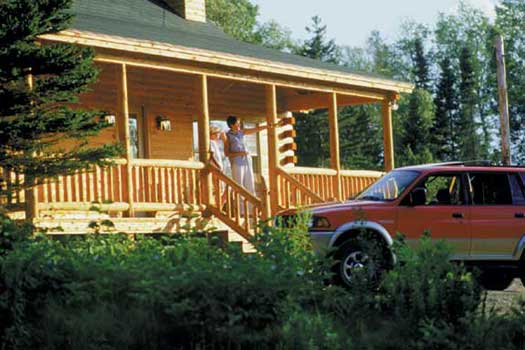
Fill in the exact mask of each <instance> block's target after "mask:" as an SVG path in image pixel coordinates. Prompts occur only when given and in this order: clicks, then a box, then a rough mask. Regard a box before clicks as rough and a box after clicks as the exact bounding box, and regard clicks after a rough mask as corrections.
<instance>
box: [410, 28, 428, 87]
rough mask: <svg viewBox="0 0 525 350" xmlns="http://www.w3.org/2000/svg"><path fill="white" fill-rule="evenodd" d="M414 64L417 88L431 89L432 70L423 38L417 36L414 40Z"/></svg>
mask: <svg viewBox="0 0 525 350" xmlns="http://www.w3.org/2000/svg"><path fill="white" fill-rule="evenodd" d="M412 61H413V65H414V76H415V84H416V87H417V88H420V89H425V90H429V89H430V72H429V64H428V60H427V58H426V56H425V52H424V48H423V40H421V38H416V39H415V41H414V53H413V56H412Z"/></svg>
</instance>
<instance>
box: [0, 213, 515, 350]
mask: <svg viewBox="0 0 525 350" xmlns="http://www.w3.org/2000/svg"><path fill="white" fill-rule="evenodd" d="M305 220H307V217H305V218H302V219H300V220H299V222H298V223H297V225H296V226H294V227H290V228H286V229H279V228H274V227H267V226H266V227H264V228H263V230H262V231H263V233H262V234H260V235H259V236H257V237H256V238H255V239H254V241H253V243H254V245H255V247H256V248H257V253H256V254H251V255H245V254H242V253H241V252H239V251H238V249H229V248H225V249H221V248H218V247H215V246H210V245H209V244H208V241H207V240H206V238H198V237H195V236H194V235H191V234H184V235H179V236H176V237H172V236H170V237H157V238H153V237H138V238H137V239H131V238H129V237H127V236H121V235H118V234H112V235H103V234H99V235H91V236H86V237H84V238H81V237H65V238H63V239H60V240H58V239H52V238H49V237H45V236H34V237H26V238H19V239H18V238H17V239H16V240H14V241H13V242H12V243H11V247H10V249H9V250H7V251H5V254H3V255H2V256H0V314H1V315H2V317H1V318H0V337H1V338H0V339H1V345H2V346H1V348H2V349H57V348H59V349H62V348H63V349H74V350H81V349H82V350H83V349H144V348H147V349H193V348H194V349H208V348H210V349H243V348H244V349H275V348H278V349H292V348H293V349H348V348H355V349H421V348H425V349H445V348H447V349H448V348H450V349H494V348H505V349H519V348H522V347H523V344H524V339H525V336H524V335H525V329H524V327H523V324H524V321H525V316H524V315H525V311H524V310H525V307H524V306H523V305H520V306H518V307H516V308H515V309H514V310H513V311H512V312H511V313H510V314H505V315H502V314H498V313H496V312H494V311H492V310H486V308H485V307H483V305H484V304H483V298H482V294H481V293H482V292H481V290H480V289H479V287H478V286H477V284H476V282H475V279H473V278H472V275H471V274H470V273H469V272H467V271H466V270H465V269H464V267H463V266H461V265H457V264H452V263H450V262H449V261H448V247H447V246H446V244H444V243H443V242H433V241H431V240H430V239H429V238H428V237H426V238H423V239H422V240H421V242H420V244H419V245H418V247H416V248H414V249H410V248H409V247H407V246H406V245H404V244H402V243H399V244H398V246H396V247H395V250H396V253H397V256H398V259H399V263H398V264H397V265H395V266H394V268H393V269H392V270H391V271H389V272H387V273H386V274H385V276H384V278H383V279H382V280H381V281H379V284H374V285H373V286H371V284H370V280H369V278H368V276H367V273H366V271H356V273H355V275H353V281H352V286H351V288H350V289H349V290H347V289H342V288H339V287H337V286H333V285H329V284H327V283H326V281H328V280H329V275H328V271H330V266H329V265H328V264H327V262H326V261H324V259H323V258H322V257H320V256H318V255H316V254H315V253H314V252H313V251H312V249H311V246H310V245H311V242H310V240H309V239H308V236H307V233H306V230H305V226H304V224H305ZM3 227H9V228H10V230H14V231H16V232H18V231H17V230H18V228H16V226H12V225H11V223H7V226H6V225H5V224H4V226H3ZM4 230H5V229H4ZM15 236H16V237H19V236H18V235H15ZM22 236H24V235H22ZM480 305H481V306H480Z"/></svg>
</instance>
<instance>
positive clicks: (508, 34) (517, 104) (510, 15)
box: [491, 0, 525, 164]
mask: <svg viewBox="0 0 525 350" xmlns="http://www.w3.org/2000/svg"><path fill="white" fill-rule="evenodd" d="M524 18H525V4H524V3H523V1H519V0H503V1H501V2H500V3H499V4H498V6H497V7H496V23H495V27H496V28H495V30H496V31H498V32H499V33H501V34H502V36H503V39H504V41H505V63H506V68H507V86H508V95H509V115H510V127H511V141H512V152H513V154H512V156H513V162H516V163H518V164H524V163H525V129H524V128H523V124H524V123H525V94H524V93H523V91H525V76H524V75H523V62H525V36H524V34H523V33H524V32H525V27H524V23H525V22H524V20H523V19H524ZM491 44H492V42H491Z"/></svg>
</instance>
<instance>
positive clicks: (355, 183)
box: [341, 170, 384, 200]
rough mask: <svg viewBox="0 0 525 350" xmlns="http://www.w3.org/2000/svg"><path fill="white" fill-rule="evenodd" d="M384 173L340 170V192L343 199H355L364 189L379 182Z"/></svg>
mask: <svg viewBox="0 0 525 350" xmlns="http://www.w3.org/2000/svg"><path fill="white" fill-rule="evenodd" d="M383 175H384V173H382V172H380V171H367V170H341V190H342V195H343V199H345V200H346V199H349V198H352V197H355V196H356V195H357V194H359V193H360V192H362V191H363V190H364V189H365V188H367V187H368V186H370V185H371V184H373V183H374V182H376V181H377V180H379V178H381V176H383Z"/></svg>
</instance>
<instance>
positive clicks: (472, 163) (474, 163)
mask: <svg viewBox="0 0 525 350" xmlns="http://www.w3.org/2000/svg"><path fill="white" fill-rule="evenodd" d="M429 165H430V166H472V167H476V166H479V167H507V168H523V167H525V166H524V165H504V164H501V163H496V162H494V161H491V160H467V161H456V162H443V163H433V164H429Z"/></svg>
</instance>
